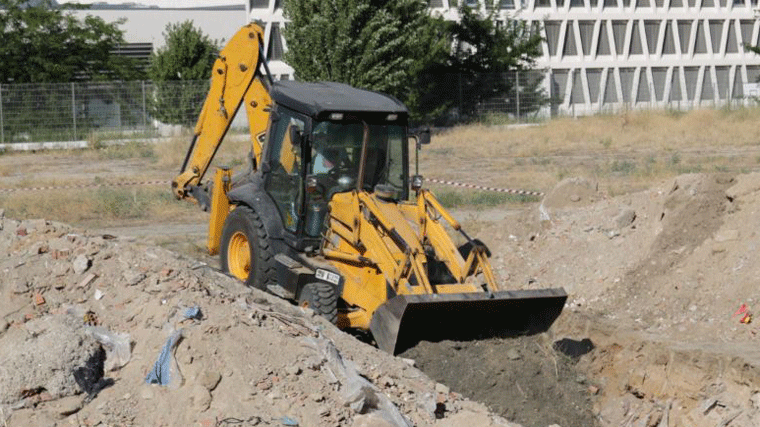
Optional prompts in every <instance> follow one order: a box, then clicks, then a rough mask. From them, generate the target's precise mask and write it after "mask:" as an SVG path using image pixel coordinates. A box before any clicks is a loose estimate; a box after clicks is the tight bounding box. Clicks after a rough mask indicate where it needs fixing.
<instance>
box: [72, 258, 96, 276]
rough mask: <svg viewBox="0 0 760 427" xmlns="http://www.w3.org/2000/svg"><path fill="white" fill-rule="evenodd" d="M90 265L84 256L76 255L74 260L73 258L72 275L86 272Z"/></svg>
mask: <svg viewBox="0 0 760 427" xmlns="http://www.w3.org/2000/svg"><path fill="white" fill-rule="evenodd" d="M90 265H91V261H90V260H89V258H87V257H86V256H84V255H78V256H77V257H76V258H74V262H73V264H72V267H73V268H74V273H76V274H82V273H84V272H85V271H87V269H88V268H90Z"/></svg>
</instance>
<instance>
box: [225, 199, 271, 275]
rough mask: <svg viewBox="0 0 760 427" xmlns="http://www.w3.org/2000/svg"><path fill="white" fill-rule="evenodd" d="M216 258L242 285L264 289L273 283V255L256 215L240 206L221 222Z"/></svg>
mask: <svg viewBox="0 0 760 427" xmlns="http://www.w3.org/2000/svg"><path fill="white" fill-rule="evenodd" d="M220 260H221V267H222V271H224V272H225V273H228V274H231V275H232V276H235V277H237V278H238V279H240V280H242V281H243V282H244V283H245V285H246V286H250V287H253V288H256V289H261V290H267V286H268V285H270V284H273V283H274V282H275V280H274V279H275V268H274V254H273V253H272V248H271V246H270V244H269V239H268V236H267V233H266V230H265V229H264V224H263V223H262V221H261V218H259V215H258V214H257V213H256V211H254V210H253V209H251V208H250V207H248V206H244V205H240V206H237V207H235V209H233V210H232V212H230V214H229V215H228V216H227V219H226V220H225V221H224V228H223V229H222V241H221V251H220Z"/></svg>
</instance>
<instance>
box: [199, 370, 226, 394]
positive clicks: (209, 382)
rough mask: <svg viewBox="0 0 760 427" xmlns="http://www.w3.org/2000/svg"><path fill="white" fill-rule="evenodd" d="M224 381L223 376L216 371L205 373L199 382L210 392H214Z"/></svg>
mask: <svg viewBox="0 0 760 427" xmlns="http://www.w3.org/2000/svg"><path fill="white" fill-rule="evenodd" d="M221 380H222V375H221V374H220V373H219V372H216V371H204V372H203V373H202V374H201V376H200V378H198V382H199V383H200V385H202V386H203V387H204V388H205V389H206V390H208V391H214V389H215V388H216V386H217V385H218V384H219V382H220V381H221Z"/></svg>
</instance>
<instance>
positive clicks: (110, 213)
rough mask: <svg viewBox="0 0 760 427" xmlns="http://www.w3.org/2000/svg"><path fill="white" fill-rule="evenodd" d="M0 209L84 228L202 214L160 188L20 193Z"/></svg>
mask: <svg viewBox="0 0 760 427" xmlns="http://www.w3.org/2000/svg"><path fill="white" fill-rule="evenodd" d="M0 206H2V208H3V209H5V212H6V214H7V215H8V216H10V217H12V218H45V219H49V220H54V221H60V222H65V223H69V224H75V225H81V226H104V225H106V224H113V223H114V222H121V223H124V222H128V223H132V224H135V223H142V222H147V221H148V220H150V221H167V220H171V219H172V218H185V217H187V216H188V215H190V214H192V213H194V212H195V211H198V208H197V207H195V206H194V205H192V204H190V203H180V202H178V201H176V200H175V199H174V198H173V197H172V196H171V194H170V193H169V191H167V190H166V189H164V188H156V187H116V188H112V187H100V188H92V189H91V188H86V189H71V190H59V191H33V192H18V193H10V194H6V195H2V196H0Z"/></svg>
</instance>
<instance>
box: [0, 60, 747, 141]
mask: <svg viewBox="0 0 760 427" xmlns="http://www.w3.org/2000/svg"><path fill="white" fill-rule="evenodd" d="M562 72H563V71H562V70H535V71H513V72H509V73H492V74H473V75H465V74H444V73H441V74H435V75H429V76H424V77H423V78H422V79H420V87H419V89H420V90H419V91H418V96H417V97H416V98H415V99H411V100H409V105H410V107H411V108H412V109H413V110H414V111H415V121H417V122H425V123H432V124H435V125H438V126H451V125H456V124H461V123H471V122H481V123H489V124H508V123H525V122H537V121H543V120H547V119H549V118H551V117H558V116H576V115H584V114H597V113H612V112H616V111H621V110H628V109H678V110H688V109H693V108H710V107H713V108H718V107H725V106H729V107H732V106H734V105H736V106H741V105H748V104H747V103H748V102H749V103H754V98H752V99H750V98H742V99H729V100H727V101H726V102H728V103H726V102H722V100H720V99H719V100H718V101H719V102H713V103H712V104H710V103H707V104H706V103H705V102H704V101H701V102H693V101H692V102H689V101H685V100H679V101H671V102H668V103H657V102H651V101H650V102H639V103H636V104H632V103H631V102H627V101H629V100H628V99H625V97H622V99H620V100H619V101H618V102H616V103H605V102H602V101H603V99H601V98H602V97H601V96H597V97H598V98H600V99H599V101H598V102H596V103H594V102H592V101H588V100H587V101H585V102H584V103H579V102H578V98H579V97H578V96H577V95H576V92H577V93H582V92H583V91H582V90H578V91H576V88H575V86H576V82H580V81H581V80H580V79H573V80H568V77H567V76H568V75H573V74H572V73H570V74H568V73H565V74H562ZM563 76H564V80H562V78H563ZM209 83H210V82H209V80H202V81H172V82H160V83H159V82H150V81H135V82H82V83H51V84H2V85H0V143H3V144H8V143H20V142H47V141H82V140H84V141H92V140H104V139H121V138H128V137H130V136H132V137H155V136H160V135H162V134H164V133H166V131H168V130H174V129H176V126H177V125H181V126H184V127H190V128H191V127H192V126H194V125H195V122H196V120H197V117H198V114H199V113H200V109H201V108H202V106H203V102H204V100H205V98H206V94H207V92H208V88H209ZM566 87H570V89H565V88H566ZM653 90H654V89H653ZM655 93H656V91H655ZM716 93H718V92H717V91H716ZM591 98H594V96H592V97H591ZM245 126H247V122H246V118H245V115H244V114H239V115H238V117H237V118H236V120H235V122H233V127H245Z"/></svg>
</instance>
